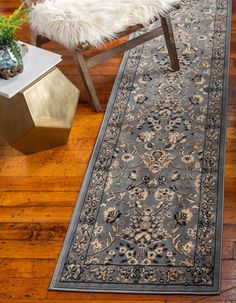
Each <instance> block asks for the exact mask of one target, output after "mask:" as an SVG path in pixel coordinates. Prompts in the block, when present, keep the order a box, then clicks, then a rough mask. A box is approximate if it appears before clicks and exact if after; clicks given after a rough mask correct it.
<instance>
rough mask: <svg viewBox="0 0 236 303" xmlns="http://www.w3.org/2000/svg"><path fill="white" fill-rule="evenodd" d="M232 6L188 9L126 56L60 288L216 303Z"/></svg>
mask: <svg viewBox="0 0 236 303" xmlns="http://www.w3.org/2000/svg"><path fill="white" fill-rule="evenodd" d="M230 11H231V3H230V1H227V0H183V1H182V4H181V9H180V10H179V11H177V12H175V13H173V14H172V20H173V23H174V33H175V38H176V42H177V47H178V54H179V58H180V65H181V69H180V71H179V72H173V71H171V70H170V68H169V66H170V64H169V57H168V54H167V51H166V47H165V43H164V39H162V38H158V39H155V40H153V41H151V42H148V43H146V44H145V45H144V46H140V47H138V48H135V49H134V50H131V51H130V52H129V53H127V54H126V55H125V57H124V59H123V63H122V65H121V67H120V70H119V74H118V76H117V79H116V82H115V85H114V88H113V92H112V95H111V97H110V100H109V104H108V108H107V111H106V113H105V118H104V121H103V124H102V127H101V130H100V133H99V135H98V139H97V143H96V146H95V148H94V151H93V154H92V157H91V160H90V162H89V167H88V170H87V173H86V176H85V179H84V183H83V186H82V189H81V192H80V195H79V198H78V201H77V203H76V206H75V211H74V214H73V218H72V221H71V224H70V227H69V230H68V233H67V236H66V240H65V243H64V246H63V249H62V252H61V255H60V258H59V261H58V265H57V268H56V271H55V273H54V277H53V280H52V283H51V289H54V290H55V289H56V290H68V291H72V290H78V291H89V292H90V291H98V292H124V293H125V292H134V293H165V292H167V293H196V294H198V293H199V294H200V293H208V294H211V293H217V292H219V284H220V256H221V229H222V211H223V174H224V153H225V129H226V102H227V68H228V53H229V32H230V27H229V24H230Z"/></svg>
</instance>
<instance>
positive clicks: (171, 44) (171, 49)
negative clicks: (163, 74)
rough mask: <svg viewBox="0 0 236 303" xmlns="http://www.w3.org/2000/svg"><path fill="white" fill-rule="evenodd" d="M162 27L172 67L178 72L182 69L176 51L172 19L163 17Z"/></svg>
mask: <svg viewBox="0 0 236 303" xmlns="http://www.w3.org/2000/svg"><path fill="white" fill-rule="evenodd" d="M161 25H162V28H163V32H164V36H165V40H166V46H167V49H168V53H169V57H170V64H171V67H172V68H173V70H175V71H178V70H179V69H180V66H179V59H178V54H177V50H176V45H175V38H174V34H173V29H172V25H171V20H170V17H169V16H166V17H161Z"/></svg>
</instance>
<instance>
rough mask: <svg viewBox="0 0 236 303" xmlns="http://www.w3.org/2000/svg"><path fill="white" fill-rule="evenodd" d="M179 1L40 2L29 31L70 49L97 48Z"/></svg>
mask: <svg viewBox="0 0 236 303" xmlns="http://www.w3.org/2000/svg"><path fill="white" fill-rule="evenodd" d="M177 3H179V0H44V1H41V2H40V3H36V5H33V10H32V12H31V13H30V23H31V28H32V29H33V31H35V32H36V33H38V34H40V35H43V36H45V37H47V38H49V39H52V40H55V41H57V42H59V43H61V44H63V45H65V46H66V47H67V48H70V49H73V48H75V47H76V46H77V45H78V44H79V43H89V44H90V45H93V46H100V45H101V44H103V43H104V42H105V41H107V40H111V39H113V38H115V37H116V34H117V33H119V32H121V31H123V30H125V29H127V28H128V27H129V26H133V25H136V24H142V25H144V26H146V25H148V24H150V22H152V21H154V18H155V17H158V16H159V14H165V13H167V12H168V11H169V10H171V9H173V5H175V4H177Z"/></svg>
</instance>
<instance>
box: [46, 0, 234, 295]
mask: <svg viewBox="0 0 236 303" xmlns="http://www.w3.org/2000/svg"><path fill="white" fill-rule="evenodd" d="M231 19H232V0H228V10H227V30H226V37H225V40H226V54H225V68H224V89H223V100H224V102H223V105H222V120H221V136H220V138H221V146H220V159H219V178H218V188H219V199H218V201H219V202H218V203H219V204H220V205H221V208H220V209H217V220H218V222H220V224H218V228H217V230H216V235H219V238H220V241H218V242H217V243H216V248H219V246H220V249H218V251H219V253H218V254H216V268H220V271H219V276H218V277H219V278H218V277H217V281H216V278H215V283H214V285H215V286H214V287H213V288H212V291H209V290H208V291H204V288H207V287H208V286H198V288H201V289H202V290H200V291H198V292H196V286H183V288H185V289H187V291H184V292H183V289H182V291H181V290H180V289H177V288H181V286H175V285H170V286H162V287H163V289H159V290H157V291H151V290H147V291H146V290H143V291H138V290H135V289H134V290H125V289H124V290H121V289H113V290H107V289H103V285H102V284H101V285H99V287H100V289H89V288H88V289H81V288H70V289H68V288H64V287H60V284H61V283H60V282H58V281H57V280H58V277H60V273H61V271H62V270H63V268H61V264H62V263H64V262H63V261H64V260H65V257H66V256H67V254H68V250H69V247H70V245H68V244H69V243H70V242H71V240H72V238H73V235H74V232H75V229H76V226H77V224H74V223H75V222H76V221H77V217H78V215H79V214H80V211H81V208H82V201H83V199H84V196H85V194H86V192H87V186H88V183H89V180H90V177H91V175H92V172H93V167H94V164H95V161H96V157H97V154H98V152H99V149H100V144H101V141H102V139H103V136H104V134H105V131H106V127H107V121H108V119H109V116H110V114H111V111H112V108H113V105H114V98H115V96H116V94H117V91H118V89H119V86H118V84H119V82H120V80H121V78H122V76H123V73H124V67H125V65H126V63H127V60H128V58H129V54H130V51H128V52H126V53H125V54H124V56H123V59H122V62H121V64H120V67H119V70H118V74H117V76H116V79H115V82H114V85H113V89H112V92H111V95H110V98H109V101H108V105H107V109H106V112H105V114H104V117H103V121H102V124H101V128H100V130H99V132H98V135H97V139H96V143H95V146H94V149H93V152H92V155H91V157H90V160H89V162H88V167H87V170H86V173H85V176H84V179H83V182H82V185H81V190H80V193H79V196H78V198H77V200H76V203H75V207H74V211H73V214H72V216H71V220H70V223H69V227H68V230H67V233H66V236H65V239H64V242H63V244H62V249H61V251H60V255H59V258H58V261H57V264H56V267H55V270H54V274H53V277H52V280H51V283H50V286H49V290H57V291H65V292H73V291H76V292H93V293H126V294H127V293H131V294H183V295H185V294H194V295H202V294H208V295H209V294H212V295H214V294H220V282H221V266H222V260H221V256H222V246H223V245H222V238H223V213H224V173H225V171H224V166H225V156H226V139H227V137H226V134H227V103H228V80H229V66H230V41H231V22H232V20H231ZM216 251H217V249H216ZM70 284H72V283H67V285H70ZM90 285H92V283H91V284H90ZM88 286H89V284H88ZM113 286H114V285H113ZM120 286H121V288H122V285H120ZM130 286H132V285H129V287H130ZM123 287H124V285H123ZM169 287H170V288H171V287H175V288H176V290H172V291H169V290H168V288H169ZM164 288H166V289H164ZM191 289H192V290H191Z"/></svg>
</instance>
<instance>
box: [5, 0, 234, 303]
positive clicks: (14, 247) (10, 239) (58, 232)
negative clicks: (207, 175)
mask: <svg viewBox="0 0 236 303" xmlns="http://www.w3.org/2000/svg"><path fill="white" fill-rule="evenodd" d="M233 2H234V3H233V16H232V40H231V57H230V58H231V59H230V79H229V102H228V104H229V105H228V132H227V157H226V172H225V212H224V223H225V225H224V236H223V261H222V293H221V295H219V296H193V295H188V296H187V295H132V294H129V295H122V294H115V295H114V294H98V293H97V294H92V293H73V292H72V293H68V292H55V291H49V290H48V287H49V284H50V280H51V277H52V274H53V270H54V267H55V265H56V261H57V258H58V254H59V252H60V249H61V246H62V244H63V239H64V235H65V233H66V230H67V227H68V223H69V221H70V216H71V212H72V209H73V206H74V203H75V201H76V198H77V194H78V192H79V189H80V186H81V183H82V180H83V176H84V172H85V170H86V166H87V163H88V161H89V158H90V155H91V152H92V148H93V145H94V142H95V139H96V136H97V134H98V130H99V126H100V124H101V121H102V117H103V113H99V114H96V113H94V112H93V109H92V108H91V107H90V105H89V104H88V99H89V97H88V95H87V93H86V91H85V89H84V87H83V86H81V79H80V78H79V76H78V72H77V69H76V66H75V64H74V60H73V58H72V55H71V54H70V53H69V52H68V51H67V50H65V49H64V48H63V47H62V46H61V45H58V44H56V43H49V44H45V48H46V49H49V50H52V51H55V52H58V53H60V54H62V55H63V57H64V60H63V61H62V62H61V63H60V64H59V67H60V69H61V70H62V72H63V73H64V74H65V75H66V76H67V77H68V78H69V79H70V80H71V81H72V82H73V83H74V84H75V85H77V86H78V87H79V88H80V89H81V99H80V102H79V105H78V108H77V112H76V116H75V121H74V125H73V128H72V132H71V136H70V139H69V142H68V144H67V145H65V146H61V147H58V148H54V149H51V150H48V151H43V152H40V153H37V154H32V155H29V156H24V155H22V154H20V153H19V152H18V151H15V150H14V149H12V148H11V147H9V146H8V145H7V144H6V143H5V142H4V141H3V140H2V139H0V303H72V302H73V303H77V302H82V303H128V302H137V303H138V302H143V303H148V302H153V303H154V302H155V303H180V302H183V303H190V302H191V303H193V302H199V303H200V302H204V303H219V302H220V303H233V302H234V303H235V302H236V218H235V214H236V3H235V1H233ZM18 4H19V1H18V0H12V1H9V0H1V1H0V13H4V14H9V13H11V12H12V11H13V10H14V9H15V8H16V7H17V6H18ZM18 37H19V39H21V40H23V41H26V42H29V31H28V26H27V25H24V26H23V29H22V30H21V31H19V32H18ZM114 45H116V43H115V44H114ZM114 45H113V46H114ZM96 52H97V51H96V50H91V51H90V53H89V54H88V55H95V54H96ZM120 60H121V57H119V56H118V57H115V58H113V59H111V60H108V61H106V62H104V63H102V64H101V65H99V66H97V67H96V68H94V69H92V70H91V74H92V79H93V82H94V84H95V88H96V90H97V92H98V97H99V99H100V101H101V105H102V109H103V111H104V109H105V107H106V104H107V100H108V97H109V94H110V91H111V88H112V85H113V82H114V79H115V76H116V73H117V70H118V67H119V63H120Z"/></svg>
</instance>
